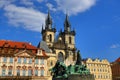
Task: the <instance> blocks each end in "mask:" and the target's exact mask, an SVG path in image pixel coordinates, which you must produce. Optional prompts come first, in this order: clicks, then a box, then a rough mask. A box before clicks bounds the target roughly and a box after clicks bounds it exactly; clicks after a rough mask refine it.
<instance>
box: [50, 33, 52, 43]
mask: <svg viewBox="0 0 120 80" xmlns="http://www.w3.org/2000/svg"><path fill="white" fill-rule="evenodd" d="M49 41H50V42H52V35H51V34H50V35H49Z"/></svg>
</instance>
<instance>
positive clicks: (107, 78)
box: [83, 58, 112, 80]
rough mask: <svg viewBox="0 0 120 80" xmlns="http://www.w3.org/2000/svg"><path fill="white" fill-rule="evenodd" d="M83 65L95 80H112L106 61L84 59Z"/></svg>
mask: <svg viewBox="0 0 120 80" xmlns="http://www.w3.org/2000/svg"><path fill="white" fill-rule="evenodd" d="M83 63H84V64H85V65H86V66H87V68H88V69H89V70H90V72H91V74H94V78H95V80H112V71H111V66H110V63H109V62H108V60H106V59H103V60H100V59H94V60H93V59H91V58H88V59H84V60H83Z"/></svg>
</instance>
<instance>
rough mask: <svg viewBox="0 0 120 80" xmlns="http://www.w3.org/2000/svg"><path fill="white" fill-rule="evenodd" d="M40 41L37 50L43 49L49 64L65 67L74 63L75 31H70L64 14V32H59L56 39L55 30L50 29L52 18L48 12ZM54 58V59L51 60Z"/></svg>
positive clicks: (67, 19) (69, 25)
mask: <svg viewBox="0 0 120 80" xmlns="http://www.w3.org/2000/svg"><path fill="white" fill-rule="evenodd" d="M41 34H42V41H40V43H39V44H38V48H43V49H44V50H45V52H46V53H47V55H50V60H49V61H53V63H52V62H50V64H51V65H52V64H55V63H56V61H61V62H64V63H65V64H66V65H70V64H72V65H73V64H74V63H75V62H76V58H77V56H76V46H75V30H71V24H70V22H69V18H68V15H67V14H66V17H65V21H64V31H62V30H61V31H60V32H59V34H58V37H57V38H56V37H55V35H56V28H53V27H52V18H51V16H50V13H49V11H48V15H47V18H46V20H45V29H44V28H43V27H42V31H41ZM53 58H54V59H53Z"/></svg>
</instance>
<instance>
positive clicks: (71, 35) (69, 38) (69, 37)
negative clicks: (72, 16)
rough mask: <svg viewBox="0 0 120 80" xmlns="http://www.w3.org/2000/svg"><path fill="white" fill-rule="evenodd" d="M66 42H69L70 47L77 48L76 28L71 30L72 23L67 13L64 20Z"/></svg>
mask: <svg viewBox="0 0 120 80" xmlns="http://www.w3.org/2000/svg"><path fill="white" fill-rule="evenodd" d="M64 42H65V44H67V47H68V48H70V49H73V48H75V30H73V31H72V30H71V24H70V22H69V19H68V15H67V14H66V18H65V21H64Z"/></svg>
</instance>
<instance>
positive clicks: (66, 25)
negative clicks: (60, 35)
mask: <svg viewBox="0 0 120 80" xmlns="http://www.w3.org/2000/svg"><path fill="white" fill-rule="evenodd" d="M64 28H65V31H67V32H70V28H71V25H70V22H69V19H68V14H66V18H65V22H64Z"/></svg>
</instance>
